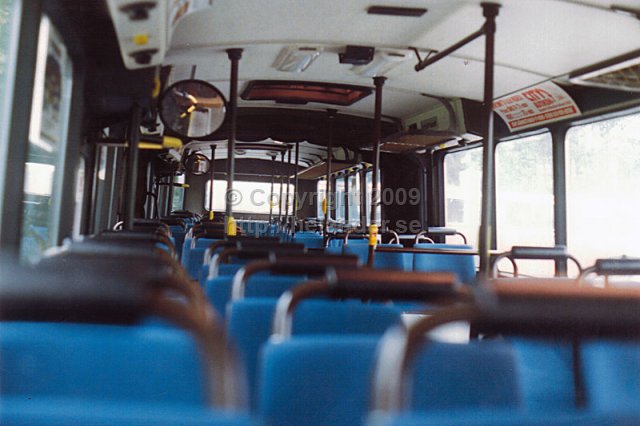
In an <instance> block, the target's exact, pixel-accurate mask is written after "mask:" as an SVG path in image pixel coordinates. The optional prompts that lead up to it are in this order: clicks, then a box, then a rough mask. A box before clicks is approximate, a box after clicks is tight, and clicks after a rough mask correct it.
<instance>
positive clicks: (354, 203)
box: [349, 173, 360, 226]
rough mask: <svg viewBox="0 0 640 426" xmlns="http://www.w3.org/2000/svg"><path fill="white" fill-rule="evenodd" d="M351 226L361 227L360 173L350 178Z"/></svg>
mask: <svg viewBox="0 0 640 426" xmlns="http://www.w3.org/2000/svg"><path fill="white" fill-rule="evenodd" d="M349 224H351V225H354V226H357V225H360V173H356V174H355V175H352V176H349Z"/></svg>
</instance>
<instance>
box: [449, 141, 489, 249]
mask: <svg viewBox="0 0 640 426" xmlns="http://www.w3.org/2000/svg"><path fill="white" fill-rule="evenodd" d="M444 176H445V182H444V193H445V203H446V204H445V214H446V218H445V220H446V225H447V226H448V227H451V228H455V229H456V230H458V231H459V232H462V233H463V234H464V235H465V236H466V237H467V241H468V243H469V244H471V245H472V246H474V247H477V245H478V234H479V228H480V203H481V199H482V193H481V191H480V190H481V188H482V149H480V148H473V149H469V150H465V151H458V152H452V153H450V154H447V155H446V156H445V157H444ZM455 241H456V242H459V239H457V237H456V240H455ZM451 242H453V241H451Z"/></svg>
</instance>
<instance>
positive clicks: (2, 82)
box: [0, 0, 20, 208]
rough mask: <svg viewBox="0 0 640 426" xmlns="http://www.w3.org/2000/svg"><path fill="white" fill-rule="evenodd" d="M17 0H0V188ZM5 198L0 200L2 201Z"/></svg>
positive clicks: (11, 78)
mask: <svg viewBox="0 0 640 426" xmlns="http://www.w3.org/2000/svg"><path fill="white" fill-rule="evenodd" d="M19 8H20V4H19V1H17V0H15V1H13V0H9V1H0V188H4V185H5V184H4V178H5V176H4V175H5V173H4V170H7V165H6V161H7V158H8V154H7V150H8V148H9V134H8V132H9V125H8V120H9V112H10V111H11V100H12V98H13V96H12V93H11V92H12V91H11V88H12V84H10V82H11V81H12V80H13V75H14V72H13V70H14V69H15V64H14V62H15V59H16V56H17V55H16V51H17V44H18V43H17V39H18V36H17V27H18V25H17V20H18V19H17V17H18V15H19V13H18V10H19ZM3 202H7V200H1V201H0V208H2V203H3Z"/></svg>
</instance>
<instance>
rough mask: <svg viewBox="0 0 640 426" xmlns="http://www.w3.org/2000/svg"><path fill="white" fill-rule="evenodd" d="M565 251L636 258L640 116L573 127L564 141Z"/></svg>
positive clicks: (586, 261) (590, 257) (586, 256)
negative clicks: (565, 185) (565, 190)
mask: <svg viewBox="0 0 640 426" xmlns="http://www.w3.org/2000/svg"><path fill="white" fill-rule="evenodd" d="M565 143H566V157H567V172H566V173H567V233H568V246H569V251H570V252H571V253H572V254H574V255H575V256H576V257H577V258H578V260H580V262H582V263H583V266H589V265H592V264H593V262H594V261H595V259H597V258H602V257H617V256H622V255H626V256H630V257H633V256H640V243H639V242H640V225H639V222H638V212H639V211H640V114H633V115H629V116H626V117H621V118H615V119H611V120H605V121H599V122H596V123H590V124H586V125H583V126H576V127H573V128H571V129H569V131H568V132H567V136H566V138H565Z"/></svg>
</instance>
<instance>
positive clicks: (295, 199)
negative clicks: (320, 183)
mask: <svg viewBox="0 0 640 426" xmlns="http://www.w3.org/2000/svg"><path fill="white" fill-rule="evenodd" d="M299 161H300V144H299V143H297V144H296V167H295V169H294V173H295V177H294V178H293V186H294V188H293V213H292V217H293V220H292V222H293V236H294V237H295V236H296V225H297V224H298V162H299Z"/></svg>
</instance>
